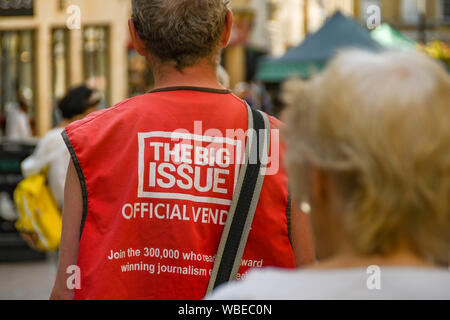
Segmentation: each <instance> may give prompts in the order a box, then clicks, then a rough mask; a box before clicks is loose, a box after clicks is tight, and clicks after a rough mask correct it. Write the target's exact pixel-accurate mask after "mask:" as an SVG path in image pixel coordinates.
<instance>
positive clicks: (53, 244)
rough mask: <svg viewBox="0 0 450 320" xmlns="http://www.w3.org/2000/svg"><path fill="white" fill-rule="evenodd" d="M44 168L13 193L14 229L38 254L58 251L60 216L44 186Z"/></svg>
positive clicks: (46, 187) (49, 192) (50, 194)
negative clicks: (15, 218) (15, 213)
mask: <svg viewBox="0 0 450 320" xmlns="http://www.w3.org/2000/svg"><path fill="white" fill-rule="evenodd" d="M47 171H48V170H47V169H46V170H44V171H43V172H41V173H39V174H36V175H33V176H30V177H28V178H26V179H24V180H23V181H22V182H20V183H19V185H18V186H17V187H16V189H15V190H14V203H15V205H16V209H17V214H18V220H17V221H16V224H15V226H16V229H17V231H18V232H19V233H20V234H21V235H22V236H23V238H24V239H25V240H26V241H27V242H28V244H29V245H30V246H31V247H33V248H34V249H36V250H38V251H43V252H51V251H56V250H58V248H59V243H60V241H61V228H62V216H61V212H60V210H59V207H58V205H57V203H56V201H55V199H54V197H53V195H52V193H51V190H50V188H49V187H48V185H47Z"/></svg>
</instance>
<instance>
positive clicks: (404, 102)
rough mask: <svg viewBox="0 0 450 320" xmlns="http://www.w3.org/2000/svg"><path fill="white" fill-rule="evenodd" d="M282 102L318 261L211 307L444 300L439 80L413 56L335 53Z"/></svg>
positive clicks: (240, 288)
mask: <svg viewBox="0 0 450 320" xmlns="http://www.w3.org/2000/svg"><path fill="white" fill-rule="evenodd" d="M289 87H290V88H291V89H292V88H297V89H296V90H295V93H294V94H293V95H292V94H290V95H288V102H289V104H290V105H291V109H290V110H289V114H288V117H287V119H288V122H289V124H288V127H289V129H288V131H287V137H288V139H289V141H290V142H289V151H288V163H289V167H290V174H291V177H292V181H293V182H294V184H295V189H296V192H295V195H296V197H297V198H298V199H299V200H300V202H301V207H302V208H304V211H306V212H311V221H312V226H313V233H314V238H315V247H316V252H317V256H318V259H319V262H320V263H319V264H318V265H317V266H312V267H311V268H310V269H303V270H299V271H295V272H292V271H282V270H277V269H268V270H264V271H261V272H254V273H252V274H250V275H249V276H248V278H247V279H246V280H245V281H243V282H241V283H239V284H235V285H230V286H228V287H223V288H219V289H218V291H217V292H216V293H215V294H214V295H213V296H212V297H210V298H212V299H231V300H234V299H260V300H265V299H267V300H271V299H450V273H449V271H448V265H449V255H448V254H449V250H450V196H449V195H450V183H449V181H450V148H449V146H450V125H449V124H450V105H449V101H450V76H449V75H448V73H447V72H446V70H445V69H444V68H442V66H440V65H439V64H438V63H437V62H435V61H433V60H432V59H430V58H428V57H425V56H422V55H421V54H418V53H409V52H408V53H406V52H387V53H382V54H373V53H367V52H362V51H349V52H346V53H341V54H340V55H339V56H338V57H337V58H336V59H335V60H334V61H333V62H332V63H331V65H330V66H329V68H328V69H327V70H326V71H325V72H324V73H323V74H322V75H318V76H317V77H315V78H313V79H312V80H311V81H309V82H306V83H300V84H299V83H297V84H293V83H291V85H290V86H289Z"/></svg>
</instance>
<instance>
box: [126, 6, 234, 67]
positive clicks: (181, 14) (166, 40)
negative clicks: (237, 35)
mask: <svg viewBox="0 0 450 320" xmlns="http://www.w3.org/2000/svg"><path fill="white" fill-rule="evenodd" d="M229 2H230V0H132V7H133V21H134V24H135V27H136V30H137V32H138V34H139V36H140V37H141V39H142V40H143V41H144V42H145V44H146V46H147V49H148V50H149V52H150V53H151V54H152V55H154V56H156V58H158V59H159V60H160V61H161V62H170V61H174V62H175V63H176V68H177V69H178V70H180V71H181V70H182V69H184V68H186V67H189V66H192V65H194V64H196V63H197V62H198V60H199V59H202V58H211V59H212V61H213V62H214V63H216V62H217V61H218V56H220V47H219V42H220V37H221V35H222V32H223V28H224V25H225V20H226V15H227V11H228V10H229Z"/></svg>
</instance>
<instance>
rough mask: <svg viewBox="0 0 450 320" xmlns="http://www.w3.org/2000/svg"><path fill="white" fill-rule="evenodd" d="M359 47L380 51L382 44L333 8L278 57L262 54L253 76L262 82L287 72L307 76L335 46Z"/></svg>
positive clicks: (281, 77) (277, 79) (283, 76)
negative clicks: (315, 27)
mask: <svg viewBox="0 0 450 320" xmlns="http://www.w3.org/2000/svg"><path fill="white" fill-rule="evenodd" d="M344 48H362V49H366V50H371V51H380V50H382V49H383V46H382V45H381V44H379V43H378V42H377V41H375V40H374V39H372V37H371V35H370V32H369V31H368V30H367V29H365V28H363V27H362V26H361V25H359V24H358V23H357V22H356V21H355V20H353V19H350V18H347V17H345V16H344V15H343V14H342V13H340V12H336V13H335V14H334V15H333V16H332V17H331V18H329V19H328V20H327V21H326V22H325V24H324V25H323V27H322V28H321V29H320V30H319V31H317V32H316V33H314V34H312V35H310V36H308V37H307V38H306V39H305V41H304V42H303V43H302V44H300V45H299V46H298V47H295V48H293V49H291V50H289V51H288V52H287V53H286V54H285V55H284V56H283V57H281V58H279V59H273V58H267V57H265V58H263V59H262V60H261V61H260V64H259V67H258V70H257V72H256V78H257V79H258V80H260V81H263V82H281V81H283V80H285V79H287V78H289V77H291V76H299V77H302V78H308V77H310V76H311V75H312V74H314V73H315V72H317V71H320V70H322V69H323V68H324V67H325V66H326V64H327V62H328V61H329V60H330V59H331V58H333V56H334V55H335V54H336V52H337V51H338V50H341V49H344Z"/></svg>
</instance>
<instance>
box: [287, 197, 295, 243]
mask: <svg viewBox="0 0 450 320" xmlns="http://www.w3.org/2000/svg"><path fill="white" fill-rule="evenodd" d="M286 218H287V227H288V237H289V242H290V243H291V246H292V247H294V246H293V243H292V230H291V228H292V222H291V219H292V196H291V190H290V189H289V188H288V203H287V205H286Z"/></svg>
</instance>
